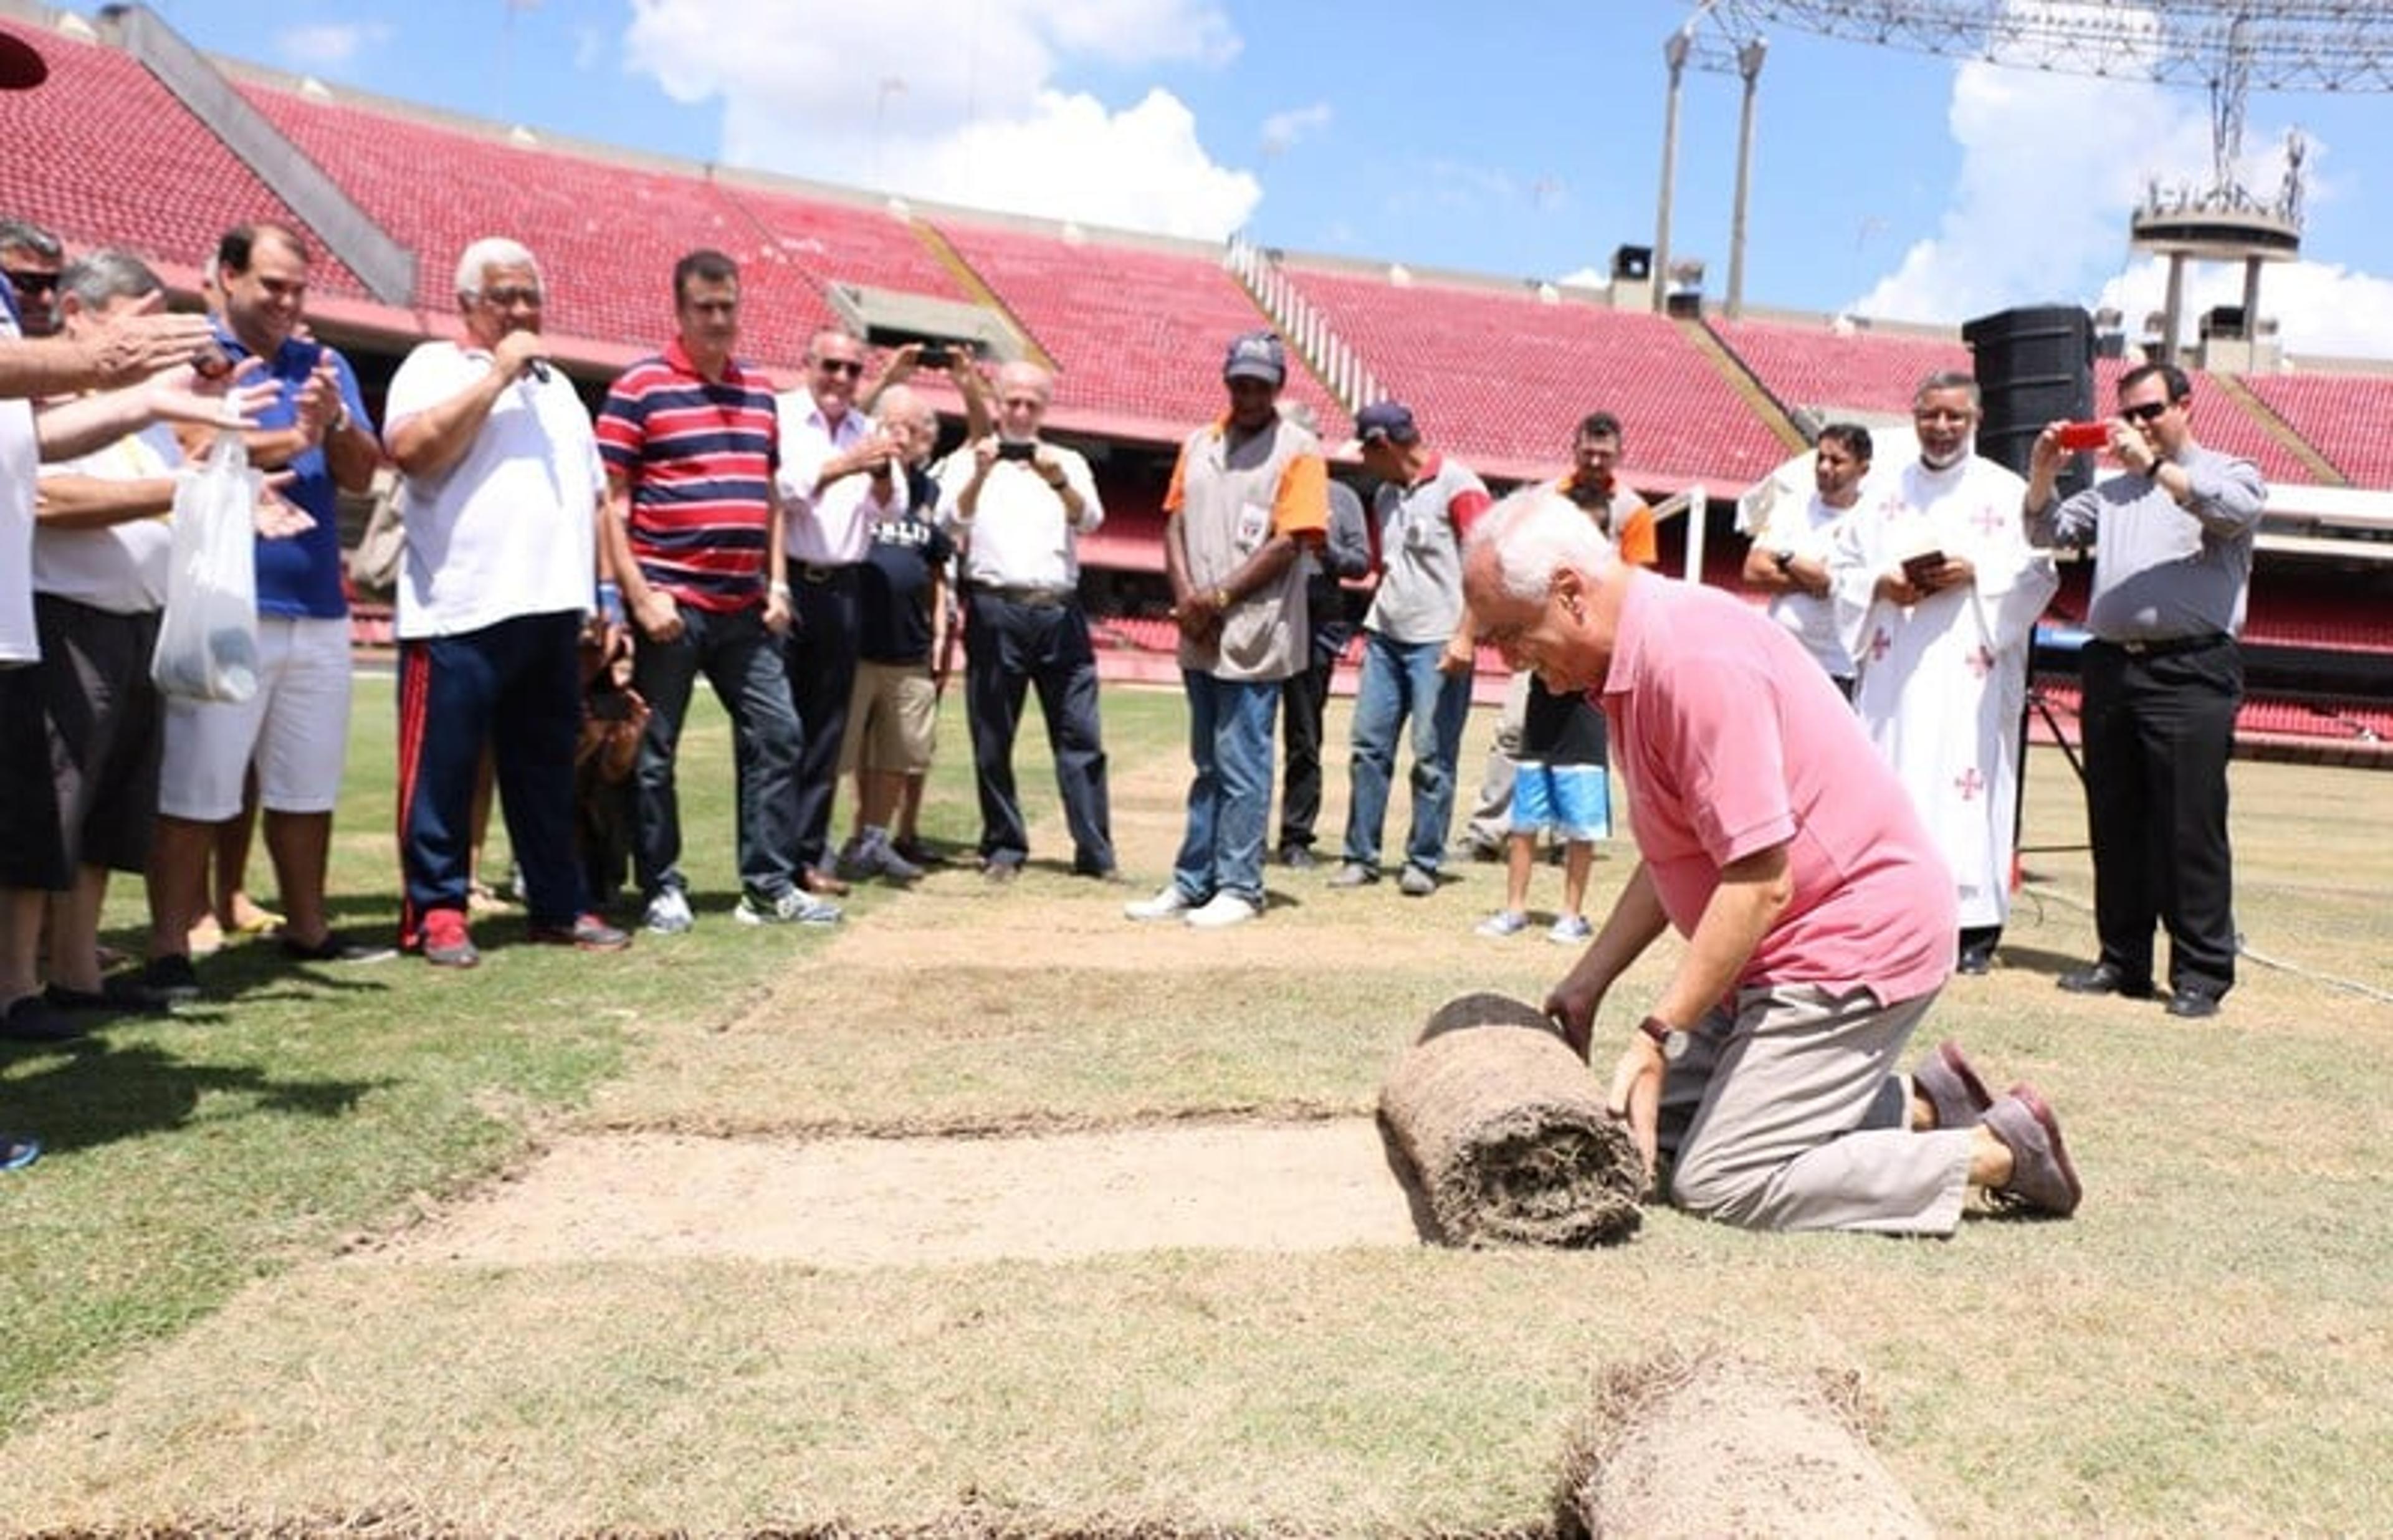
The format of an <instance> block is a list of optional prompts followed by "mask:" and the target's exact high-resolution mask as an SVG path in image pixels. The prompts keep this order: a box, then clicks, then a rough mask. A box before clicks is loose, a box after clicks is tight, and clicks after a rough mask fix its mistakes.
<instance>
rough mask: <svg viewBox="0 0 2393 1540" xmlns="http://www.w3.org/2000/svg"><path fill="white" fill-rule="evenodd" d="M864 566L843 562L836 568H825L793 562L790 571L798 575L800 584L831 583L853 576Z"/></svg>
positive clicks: (804, 562)
mask: <svg viewBox="0 0 2393 1540" xmlns="http://www.w3.org/2000/svg"><path fill="white" fill-rule="evenodd" d="M862 565H863V563H861V562H841V563H839V564H838V565H837V566H835V567H825V566H822V565H819V564H817V563H815V562H810V561H792V562H791V563H790V570H791V571H792V572H795V573H796V574H797V575H798V581H800V582H806V583H830V582H839V581H843V580H844V579H846V578H848V577H850V576H852V575H853V574H854V573H855V571H856V569H857V568H858V567H860V566H862Z"/></svg>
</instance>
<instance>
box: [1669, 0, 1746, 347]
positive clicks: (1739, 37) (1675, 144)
mask: <svg viewBox="0 0 2393 1540" xmlns="http://www.w3.org/2000/svg"><path fill="white" fill-rule="evenodd" d="M1733 4H1734V0H1696V4H1695V7H1694V8H1693V10H1692V11H1690V12H1689V13H1688V16H1687V20H1686V21H1685V22H1684V23H1683V24H1681V25H1680V28H1679V30H1678V31H1677V32H1674V33H1671V34H1670V35H1669V37H1668V38H1667V40H1666V41H1665V42H1664V43H1663V45H1662V61H1663V62H1664V63H1665V64H1667V65H1668V66H1669V67H1670V94H1669V98H1668V101H1667V105H1666V106H1665V107H1664V109H1663V115H1662V193H1661V209H1660V213H1659V215H1658V216H1657V217H1656V218H1655V220H1654V264H1653V272H1654V309H1656V310H1663V311H1667V309H1668V308H1669V304H1670V283H1671V277H1670V274H1671V270H1672V264H1671V260H1670V208H1671V194H1672V192H1673V190H1674V188H1673V184H1674V181H1675V179H1676V177H1677V175H1678V164H1679V99H1680V93H1681V91H1682V89H1683V87H1684V85H1685V82H1686V74H1687V67H1688V66H1689V65H1693V67H1694V68H1696V69H1698V70H1704V71H1707V72H1711V73H1714V74H1728V73H1730V72H1735V73H1737V74H1739V75H1741V76H1743V77H1744V79H1745V113H1744V129H1743V138H1742V141H1741V143H1740V145H1739V148H1738V150H1737V161H1736V207H1735V208H1734V209H1733V211H1731V215H1730V221H1729V224H1730V229H1731V232H1732V233H1731V236H1730V252H1729V314H1730V315H1732V316H1733V315H1734V314H1735V313H1736V310H1737V307H1738V305H1739V304H1740V303H1741V301H1742V299H1743V294H1742V289H1743V285H1744V281H1745V209H1746V192H1747V190H1748V188H1749V186H1750V176H1751V170H1752V162H1753V109H1754V91H1755V88H1756V85H1757V83H1758V82H1759V78H1760V75H1761V59H1762V56H1763V55H1764V54H1765V53H1767V52H1768V51H1769V45H1768V44H1767V43H1765V42H1763V41H1762V39H1761V37H1760V35H1759V33H1754V32H1752V31H1749V30H1744V31H1740V30H1737V29H1736V28H1735V27H1734V26H1733V24H1732V23H1730V22H1729V21H1728V20H1726V18H1727V15H1728V12H1727V10H1726V9H1724V8H1723V7H1733ZM1706 22H1708V23H1709V25H1708V26H1706Z"/></svg>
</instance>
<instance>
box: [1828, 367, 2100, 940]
mask: <svg viewBox="0 0 2393 1540" xmlns="http://www.w3.org/2000/svg"><path fill="white" fill-rule="evenodd" d="M1980 415H1981V403H1980V398H1979V394H1978V386H1977V382H1976V381H1974V380H1973V379H1971V378H1970V377H1969V376H1968V375H1967V374H1954V373H1940V374H1933V375H1930V376H1929V378H1928V379H1927V380H1926V381H1925V382H1923V383H1922V384H1921V385H1920V387H1919V390H1918V393H1917V395H1916V397H1915V398H1913V403H1912V420H1913V426H1914V428H1915V430H1916V433H1917V435H1918V438H1919V457H1918V458H1917V459H1916V460H1913V461H1910V462H1908V463H1902V464H1900V465H1891V466H1883V467H1881V469H1880V470H1879V472H1878V473H1877V474H1876V475H1875V476H1873V477H1872V480H1871V482H1870V483H1869V484H1868V485H1866V486H1865V487H1864V488H1863V493H1862V499H1861V503H1860V505H1859V506H1858V507H1856V508H1855V509H1854V510H1853V512H1852V514H1851V515H1850V516H1848V517H1847V518H1845V519H1844V521H1843V523H1842V525H1841V527H1840V529H1839V533H1838V536H1837V546H1836V551H1835V555H1834V556H1833V557H1832V559H1831V562H1830V579H1831V590H1830V592H1831V594H1832V596H1833V598H1834V599H1835V602H1836V609H1837V629H1838V632H1839V634H1840V636H1841V639H1842V640H1843V642H1844V644H1845V647H1846V650H1847V651H1848V653H1849V654H1850V656H1851V658H1852V659H1853V663H1854V670H1855V684H1854V689H1853V708H1854V710H1855V711H1858V712H1859V713H1860V715H1861V719H1862V723H1863V726H1865V727H1866V728H1867V729H1868V732H1869V736H1870V739H1871V741H1872V742H1874V743H1876V745H1877V748H1878V751H1879V752H1880V753H1882V754H1884V755H1885V756H1886V757H1887V760H1888V762H1889V763H1891V764H1892V765H1893V766H1894V769H1895V774H1896V776H1897V777H1899V778H1900V779H1901V780H1902V782H1903V786H1904V788H1905V789H1906V790H1909V791H1910V793H1911V800H1912V803H1913V804H1914V805H1915V806H1916V808H1917V809H1918V812H1919V816H1920V819H1921V821H1923V822H1924V823H1926V824H1927V826H1928V829H1929V833H1930V834H1932V835H1933V836H1934V837H1935V839H1936V841H1937V842H1938V844H1939V845H1940V846H1941V847H1942V850H1943V852H1944V857H1945V860H1946V862H1947V863H1948V864H1949V865H1950V866H1951V867H1952V868H1953V879H1954V883H1955V893H1956V895H1957V897H1958V899H1959V902H1960V911H1961V915H1960V918H1961V933H1960V934H1959V936H1957V937H1956V938H1955V963H1956V966H1957V968H1958V970H1959V971H1960V972H1965V973H1982V972H1985V971H1986V970H1987V969H1988V968H1990V967H1991V966H1992V965H1993V961H1994V945H1995V943H1996V942H1997V941H1999V940H2000V939H2001V936H2002V928H2003V921H2004V920H2005V918H2006V917H2007V915H2008V913H2009V909H2010V871H2011V857H2012V851H2013V847H2014V842H2015V839H2016V835H2017V826H2018V810H2019V770H2020V712H2021V710H2022V707H2023V704H2024V702H2025V699H2026V692H2027V667H2028V647H2029V644H2030V642H2031V640H2032V638H2033V633H2034V629H2035V620H2036V617H2037V616H2039V615H2041V614H2042V613H2043V612H2044V607H2045V605H2046V602H2047V601H2049V600H2050V599H2051V597H2052V594H2053V591H2054V590H2055V589H2056V588H2058V587H2059V586H2060V580H2059V579H2058V577H2057V576H2056V575H2055V574H2054V571H2053V568H2052V559H2051V556H2050V554H2049V553H2046V552H2042V551H2038V550H2035V549H2034V548H2033V547H2032V546H2030V545H2029V544H2028V542H2027V535H2026V531H2025V529H2023V528H2022V526H2021V524H2020V518H2019V516H2018V513H2019V507H2020V495H2021V493H2022V491H2023V490H2024V488H2025V483H2024V482H2023V481H2021V480H2020V477H2019V476H2015V475H2013V474H2012V473H2011V472H2009V471H2007V470H2005V469H2004V468H2003V467H2002V466H2000V465H1997V464H1995V463H1994V462H1993V461H1991V460H1985V459H1981V458H1980V457H1979V456H1978V455H1977V454H1976V452H1975V450H1974V445H1975V439H1976V435H1977V428H1978V421H1979V417H1980Z"/></svg>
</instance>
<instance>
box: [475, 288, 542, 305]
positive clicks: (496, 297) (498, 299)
mask: <svg viewBox="0 0 2393 1540" xmlns="http://www.w3.org/2000/svg"><path fill="white" fill-rule="evenodd" d="M543 298H544V296H543V294H541V292H540V291H539V290H538V289H485V290H483V291H482V303H483V304H485V305H487V306H489V307H490V308H491V309H493V310H511V309H513V308H515V307H517V306H518V305H529V306H531V307H534V308H538V307H539V306H540V305H541V303H542V301H543Z"/></svg>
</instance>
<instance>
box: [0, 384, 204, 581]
mask: <svg viewBox="0 0 2393 1540" xmlns="http://www.w3.org/2000/svg"><path fill="white" fill-rule="evenodd" d="M182 463H183V450H182V446H181V445H180V444H178V443H177V442H176V440H175V433H174V430H173V429H172V428H169V427H168V426H166V424H163V423H152V424H150V425H149V426H148V427H146V428H143V429H142V430H141V431H140V432H138V433H135V434H128V435H127V436H126V437H123V438H120V439H118V440H117V441H116V442H115V443H113V444H104V445H102V446H101V447H99V448H98V449H96V450H92V451H91V452H90V453H89V454H86V455H83V456H80V457H79V458H76V459H73V460H66V461H60V462H59V463H54V464H48V465H45V466H43V467H42V478H43V479H44V480H48V479H49V478H50V477H52V476H92V477H95V478H97V479H98V480H102V481H147V480H150V479H151V478H152V477H155V476H172V475H174V474H175V471H176V468H177V466H179V465H181V464H182ZM174 547H175V532H174V529H173V528H172V527H171V525H170V523H169V521H168V519H167V517H166V516H165V515H163V514H161V515H158V516H154V517H150V518H132V519H126V520H125V521H124V522H123V523H122V524H111V525H106V526H103V527H102V528H100V529H59V527H58V526H57V525H55V524H39V525H36V526H35V527H34V529H33V592H34V593H36V594H49V595H50V596H51V597H53V598H58V599H72V600H73V601H74V602H75V603H77V604H82V605H89V606H91V607H93V608H94V609H105V610H107V611H109V612H110V613H111V614H115V615H146V614H148V613H149V612H150V611H151V610H154V609H163V608H164V607H166V577H167V573H168V571H169V570H170V569H171V568H172V567H173V565H174V560H173V552H174Z"/></svg>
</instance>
